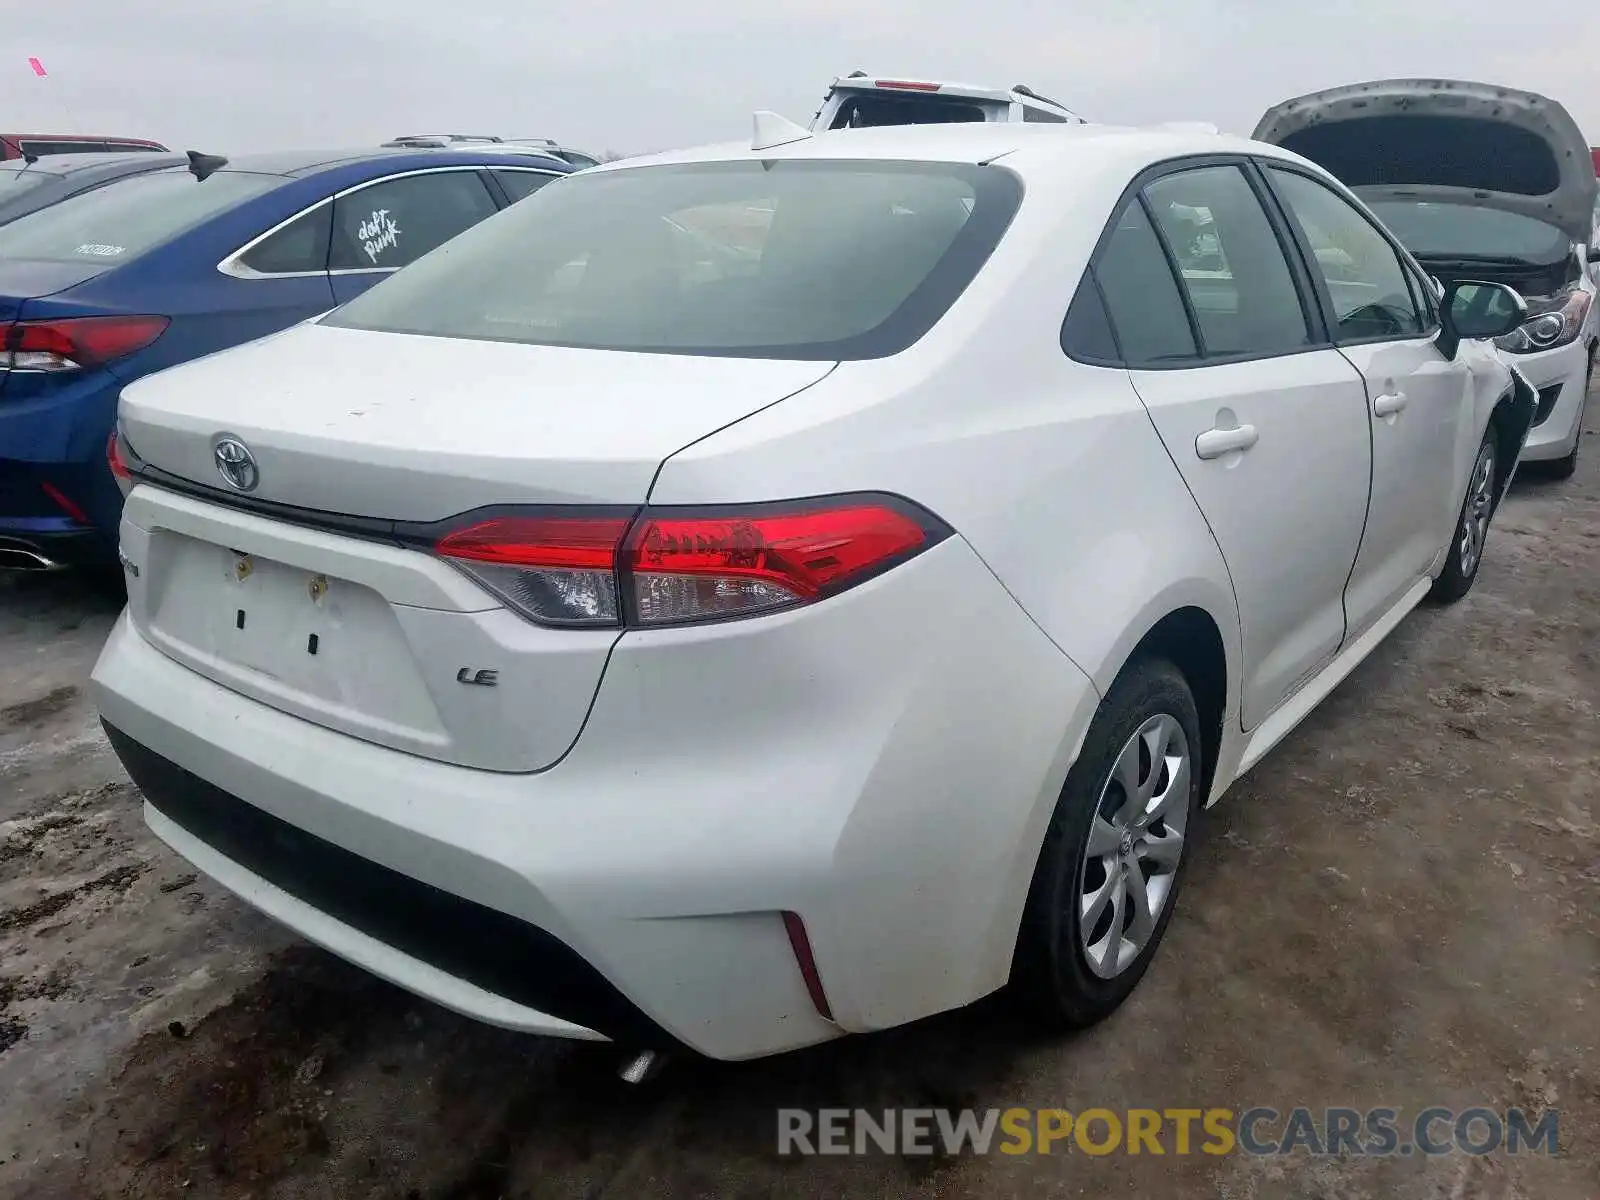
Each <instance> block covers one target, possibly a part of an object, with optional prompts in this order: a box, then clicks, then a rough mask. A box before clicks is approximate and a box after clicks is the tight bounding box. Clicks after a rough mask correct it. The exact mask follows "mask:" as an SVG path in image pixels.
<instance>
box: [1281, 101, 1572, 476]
mask: <svg viewBox="0 0 1600 1200" xmlns="http://www.w3.org/2000/svg"><path fill="white" fill-rule="evenodd" d="M1254 136H1255V137H1256V138H1257V139H1259V140H1261V141H1266V142H1273V143H1275V144H1278V145H1282V146H1284V147H1286V148H1287V149H1290V150H1293V151H1295V152H1297V153H1299V154H1303V155H1305V156H1306V157H1307V158H1310V159H1312V160H1313V161H1315V162H1317V163H1319V164H1320V165H1322V166H1324V167H1326V168H1327V169H1328V170H1330V171H1332V172H1333V173H1334V174H1335V175H1337V176H1338V177H1339V178H1340V179H1341V180H1342V181H1343V182H1344V183H1345V184H1346V185H1348V186H1349V187H1350V188H1351V189H1353V190H1354V191H1355V193H1356V194H1357V195H1358V196H1360V197H1361V198H1362V199H1363V200H1365V201H1366V202H1367V205H1368V207H1370V208H1371V209H1372V211H1373V212H1374V213H1376V214H1377V215H1378V217H1379V218H1380V219H1382V220H1383V222H1384V223H1385V224H1386V225H1388V226H1389V228H1390V229H1391V230H1393V231H1394V233H1395V234H1396V235H1397V236H1398V237H1399V238H1400V240H1401V241H1403V242H1404V243H1405V244H1406V247H1407V248H1408V249H1409V250H1410V251H1411V253H1412V254H1413V255H1415V256H1416V258H1417V261H1418V262H1420V263H1421V264H1422V265H1423V266H1424V267H1425V268H1427V270H1429V271H1430V272H1432V273H1433V274H1434V275H1435V276H1436V277H1438V279H1439V280H1440V281H1442V282H1445V283H1448V282H1450V281H1451V280H1453V279H1492V280H1497V281H1499V282H1501V283H1507V284H1510V285H1511V286H1512V287H1514V288H1515V289H1516V290H1517V291H1518V292H1520V293H1521V294H1522V295H1523V297H1524V298H1526V300H1527V302H1528V320H1527V321H1526V322H1524V323H1523V325H1522V326H1521V327H1520V328H1518V329H1516V330H1513V331H1512V332H1511V333H1509V334H1507V335H1506V336H1505V337H1503V338H1501V339H1500V341H1499V345H1500V348H1501V349H1502V350H1504V351H1505V352H1506V353H1507V354H1508V355H1510V356H1511V360H1512V361H1513V362H1515V363H1516V364H1517V366H1518V367H1519V368H1520V369H1521V370H1522V372H1523V373H1524V374H1526V375H1527V377H1528V379H1529V380H1530V381H1531V382H1532V383H1533V385H1534V387H1536V388H1537V389H1538V391H1539V409H1538V416H1537V418H1536V420H1535V423H1534V428H1533V432H1532V434H1530V435H1529V437H1528V445H1527V447H1526V448H1525V449H1524V450H1523V453H1522V458H1523V461H1524V462H1525V463H1529V464H1533V463H1537V464H1539V465H1540V467H1541V469H1542V470H1544V471H1545V472H1546V473H1549V474H1553V475H1555V476H1557V477H1559V478H1566V477H1568V476H1570V475H1571V474H1572V473H1573V472H1574V471H1575V470H1576V469H1577V465H1578V448H1579V445H1580V443H1581V441H1582V438H1583V410H1584V398H1585V396H1586V395H1587V393H1588V385H1589V381H1590V380H1591V379H1592V378H1593V374H1594V364H1595V355H1596V349H1597V347H1600V311H1597V307H1596V305H1595V291H1596V288H1595V282H1594V278H1593V276H1594V272H1593V270H1591V264H1592V263H1595V262H1596V261H1600V246H1596V245H1595V241H1596V219H1595V212H1596V208H1595V206H1596V203H1597V188H1596V181H1595V169H1594V161H1593V158H1592V155H1591V152H1590V150H1589V144H1588V140H1587V139H1586V138H1585V137H1584V136H1583V133H1582V132H1581V131H1580V130H1579V128H1578V126H1577V123H1576V122H1574V121H1573V119H1572V116H1571V115H1570V114H1569V113H1568V112H1567V110H1566V109H1565V108H1563V107H1562V106H1561V105H1560V104H1558V103H1556V102H1555V101H1554V100H1551V99H1549V98H1548V97H1546V96H1540V95H1536V94H1535V93H1532V92H1523V91H1517V90H1516V89H1514V88H1506V87H1501V86H1499V85H1498V84H1487V83H1470V82H1460V81H1455V80H1439V79H1389V80H1381V81H1377V82H1373V83H1357V84H1350V85H1347V86H1344V87H1337V88H1331V89H1329V90H1327V91H1322V92H1314V93H1312V94H1310V95H1307V96H1299V97H1297V98H1295V99H1293V100H1286V101H1284V102H1283V103H1282V104H1280V105H1277V106H1276V107H1275V108H1273V109H1271V110H1270V111H1268V112H1267V113H1266V114H1265V115H1264V116H1263V117H1262V118H1261V121H1260V123H1259V124H1257V126H1256V129H1255V134H1254ZM1310 236H1311V237H1312V239H1313V240H1314V241H1318V242H1319V244H1320V241H1321V239H1322V234H1321V233H1320V231H1317V230H1314V229H1313V230H1311V231H1310Z"/></svg>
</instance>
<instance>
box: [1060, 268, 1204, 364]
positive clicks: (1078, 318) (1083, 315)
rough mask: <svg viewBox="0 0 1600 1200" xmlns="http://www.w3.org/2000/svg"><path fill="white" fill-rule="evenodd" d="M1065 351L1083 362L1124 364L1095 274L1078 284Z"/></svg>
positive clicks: (1065, 331) (1069, 313) (1063, 340)
mask: <svg viewBox="0 0 1600 1200" xmlns="http://www.w3.org/2000/svg"><path fill="white" fill-rule="evenodd" d="M1180 315H1181V314H1180ZM1061 348H1062V349H1063V350H1065V351H1066V352H1067V355H1068V356H1069V357H1071V358H1075V359H1077V360H1078V361H1079V362H1088V363H1118V362H1121V361H1122V355H1121V353H1120V352H1119V351H1118V350H1117V339H1116V335H1115V334H1113V333H1112V332H1111V318H1110V317H1109V316H1107V315H1106V305H1105V300H1104V298H1103V297H1102V296H1101V295H1100V289H1099V287H1098V286H1096V284H1095V281H1094V274H1093V272H1086V273H1085V274H1084V277H1083V282H1081V283H1080V284H1078V294H1077V295H1076V296H1074V297H1073V298H1072V306H1071V307H1070V308H1068V309H1067V319H1066V322H1065V324H1063V326H1062V328H1061Z"/></svg>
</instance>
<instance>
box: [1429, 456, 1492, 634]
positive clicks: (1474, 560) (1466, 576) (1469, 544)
mask: <svg viewBox="0 0 1600 1200" xmlns="http://www.w3.org/2000/svg"><path fill="white" fill-rule="evenodd" d="M1499 476H1500V472H1499V470H1498V469H1497V467H1496V464H1495V457H1494V430H1493V429H1490V430H1489V432H1488V433H1486V434H1484V435H1483V444H1482V445H1480V446H1479V447H1478V457H1477V458H1476V459H1474V460H1473V463H1472V475H1471V477H1470V479H1469V482H1468V483H1467V495H1466V498H1465V499H1464V500H1462V502H1461V515H1460V516H1459V517H1457V518H1456V531H1455V536H1454V537H1452V538H1451V539H1450V551H1449V553H1448V554H1446V555H1445V561H1444V570H1442V571H1440V572H1439V578H1437V579H1435V580H1434V581H1433V587H1432V588H1431V589H1430V590H1429V592H1428V596H1429V598H1430V599H1432V600H1436V601H1438V602H1439V603H1440V604H1453V603H1455V602H1456V601H1457V600H1459V599H1461V597H1463V596H1465V595H1466V594H1467V593H1468V592H1470V591H1471V590H1472V584H1473V581H1474V580H1476V579H1477V578H1478V568H1479V567H1480V566H1481V565H1483V547H1484V543H1485V542H1486V541H1487V540H1488V537H1489V522H1490V520H1491V519H1492V518H1493V516H1494V496H1495V481H1496V480H1497V479H1498V478H1499Z"/></svg>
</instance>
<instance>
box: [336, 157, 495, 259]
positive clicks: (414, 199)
mask: <svg viewBox="0 0 1600 1200" xmlns="http://www.w3.org/2000/svg"><path fill="white" fill-rule="evenodd" d="M496 211H498V206H497V205H496V204H495V202H494V197H492V196H491V195H489V189H488V188H487V187H486V186H484V182H483V180H482V179H480V178H479V177H478V173H477V172H476V171H434V172H431V173H427V174H421V175H404V176H401V177H400V178H398V179H389V180H385V181H384V182H383V183H377V184H373V185H372V186H371V187H365V188H362V189H361V190H360V191H356V192H351V193H350V194H349V195H346V196H340V197H339V198H338V199H337V200H335V201H334V202H333V253H332V256H331V258H330V259H329V262H330V264H331V265H332V267H333V269H334V270H336V271H350V270H366V271H372V270H380V271H381V270H388V269H392V268H395V267H403V266H405V265H406V264H407V263H410V262H414V261H415V260H417V259H419V258H421V257H422V256H423V255H424V254H426V253H427V252H428V251H430V250H432V249H434V248H435V247H437V246H440V245H443V244H444V243H445V242H447V241H449V240H450V239H451V238H453V237H455V236H456V234H458V233H460V232H461V231H462V230H464V229H469V228H471V227H472V226H474V225H476V224H477V223H478V222H479V221H481V220H483V219H484V218H485V217H489V216H492V215H493V214H494V213H495V212H496Z"/></svg>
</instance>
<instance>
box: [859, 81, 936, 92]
mask: <svg viewBox="0 0 1600 1200" xmlns="http://www.w3.org/2000/svg"><path fill="white" fill-rule="evenodd" d="M872 85H873V86H874V87H881V88H897V89H899V90H900V91H905V92H937V91H938V90H939V86H940V85H939V84H937V83H917V82H915V81H913V80H909V79H874V80H873V81H872Z"/></svg>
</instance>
